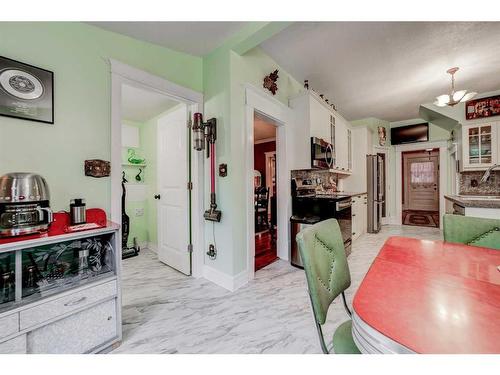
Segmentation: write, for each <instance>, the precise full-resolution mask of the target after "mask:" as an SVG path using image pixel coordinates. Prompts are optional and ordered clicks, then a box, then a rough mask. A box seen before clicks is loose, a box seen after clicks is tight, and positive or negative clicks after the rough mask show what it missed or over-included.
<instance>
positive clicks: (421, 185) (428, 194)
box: [402, 148, 440, 228]
mask: <svg viewBox="0 0 500 375" xmlns="http://www.w3.org/2000/svg"><path fill="white" fill-rule="evenodd" d="M439 156H440V155H439V149H437V148H433V149H425V150H418V151H407V152H403V153H402V223H403V225H415V226H425V227H436V228H439V189H440V187H439V180H440V178H439Z"/></svg>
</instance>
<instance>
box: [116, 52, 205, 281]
mask: <svg viewBox="0 0 500 375" xmlns="http://www.w3.org/2000/svg"><path fill="white" fill-rule="evenodd" d="M109 63H110V67H111V140H110V141H111V220H112V221H114V222H115V223H121V211H122V204H121V168H122V155H121V153H122V140H121V133H122V129H121V125H122V108H121V103H122V86H123V84H127V85H130V86H134V87H138V88H143V89H147V90H152V91H156V92H158V93H161V94H162V95H165V96H169V97H171V98H172V99H174V100H177V101H179V102H183V103H185V104H186V105H187V107H188V111H190V112H191V113H194V112H202V113H203V94H202V93H200V92H197V91H194V90H191V89H188V88H186V87H183V86H180V85H178V84H176V83H173V82H171V81H168V80H166V79H165V78H162V77H158V76H156V75H153V74H151V73H148V72H146V71H143V70H141V69H138V68H135V67H133V66H130V65H127V64H124V63H122V62H120V61H118V60H114V59H109ZM191 168H192V182H193V189H192V192H191V197H192V204H191V212H190V215H191V223H192V245H193V252H192V254H191V274H192V276H194V277H201V276H202V275H203V248H204V243H205V234H204V228H205V221H204V219H203V207H204V172H203V171H204V158H203V153H201V152H195V151H194V150H193V149H191ZM186 184H187V181H186ZM119 236H120V238H121V228H120V233H119ZM186 251H187V249H186Z"/></svg>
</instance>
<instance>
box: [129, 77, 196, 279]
mask: <svg viewBox="0 0 500 375" xmlns="http://www.w3.org/2000/svg"><path fill="white" fill-rule="evenodd" d="M121 107H122V137H121V139H122V156H123V158H122V187H123V194H124V196H123V197H122V210H123V213H122V223H121V224H122V238H123V244H122V247H123V249H122V254H124V257H127V258H128V257H130V258H132V256H133V255H139V254H140V252H139V250H140V248H142V249H148V250H150V251H153V252H155V253H156V254H157V257H158V259H159V260H160V261H161V262H163V263H165V264H166V265H168V266H170V267H172V268H175V269H176V270H178V271H180V272H182V273H184V274H186V275H190V274H191V253H190V252H188V251H187V247H188V246H189V244H191V241H192V239H191V235H190V234H191V227H190V207H189V202H190V194H191V191H190V190H188V189H187V188H186V186H187V182H189V181H190V179H191V176H190V174H189V170H190V168H189V167H190V163H191V158H190V150H189V137H190V134H189V127H188V126H186V125H187V122H188V108H187V105H186V104H185V103H183V102H180V101H178V100H175V99H174V98H172V97H170V96H168V95H164V94H162V93H158V92H156V91H153V90H150V89H148V88H144V87H137V86H134V85H130V84H123V85H122V102H121ZM130 261H131V262H133V259H130Z"/></svg>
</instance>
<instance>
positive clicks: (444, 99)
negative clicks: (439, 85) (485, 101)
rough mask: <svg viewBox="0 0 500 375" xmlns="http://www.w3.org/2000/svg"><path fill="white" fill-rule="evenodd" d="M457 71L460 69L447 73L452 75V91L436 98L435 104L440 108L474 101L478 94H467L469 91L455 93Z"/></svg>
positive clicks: (453, 69)
mask: <svg viewBox="0 0 500 375" xmlns="http://www.w3.org/2000/svg"><path fill="white" fill-rule="evenodd" d="M457 71H458V67H455V68H450V69H448V70H447V71H446V73H448V74H449V75H451V91H450V93H449V94H444V95H439V96H438V97H437V98H436V101H435V102H434V104H435V105H437V106H438V107H446V106H447V105H448V106H450V107H453V106H454V105H455V104H458V103H460V102H465V101H467V100H470V99H472V98H473V97H474V96H475V95H476V94H477V92H467V90H459V91H455V73H456V72H457Z"/></svg>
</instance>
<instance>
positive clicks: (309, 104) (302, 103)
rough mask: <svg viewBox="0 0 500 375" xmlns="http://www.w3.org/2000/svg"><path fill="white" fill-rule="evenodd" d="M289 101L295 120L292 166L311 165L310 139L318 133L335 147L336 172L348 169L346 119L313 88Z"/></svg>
mask: <svg viewBox="0 0 500 375" xmlns="http://www.w3.org/2000/svg"><path fill="white" fill-rule="evenodd" d="M289 105H290V107H291V108H292V109H293V113H294V117H295V122H296V131H295V137H296V139H295V145H296V146H295V149H296V151H297V154H298V155H297V156H296V159H297V160H296V166H295V167H296V168H297V169H300V168H310V167H311V159H310V158H311V155H310V139H311V137H317V138H321V139H323V140H325V141H326V142H330V143H332V145H333V147H334V150H335V163H334V165H333V166H332V169H334V170H337V171H339V173H345V174H348V173H350V172H351V171H352V168H350V163H351V160H352V159H351V156H350V152H349V151H350V146H349V136H348V131H349V123H348V122H347V120H345V119H344V118H343V117H342V116H341V115H340V114H339V113H338V112H337V111H334V110H333V109H332V108H331V107H330V106H328V104H326V103H325V102H324V101H323V99H321V98H320V97H319V95H317V94H316V93H315V92H313V91H307V92H304V93H302V94H300V95H298V96H296V97H293V98H290V100H289ZM306 143H307V144H306ZM306 160H307V161H306Z"/></svg>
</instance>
